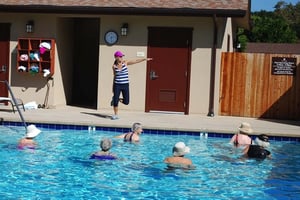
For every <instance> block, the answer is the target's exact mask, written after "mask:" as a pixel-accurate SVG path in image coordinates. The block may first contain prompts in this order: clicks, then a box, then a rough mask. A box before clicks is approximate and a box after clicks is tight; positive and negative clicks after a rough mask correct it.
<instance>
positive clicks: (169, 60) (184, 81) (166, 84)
mask: <svg viewBox="0 0 300 200" xmlns="http://www.w3.org/2000/svg"><path fill="white" fill-rule="evenodd" d="M148 35H149V37H148V57H151V58H153V61H151V62H148V65H147V84H146V85H147V90H146V112H149V111H171V112H184V113H185V114H188V99H189V76H190V60H191V44H192V29H191V28H161V27H151V28H149V32H148Z"/></svg>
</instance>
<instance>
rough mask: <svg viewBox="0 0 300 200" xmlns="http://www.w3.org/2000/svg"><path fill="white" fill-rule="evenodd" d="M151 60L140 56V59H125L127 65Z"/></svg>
mask: <svg viewBox="0 0 300 200" xmlns="http://www.w3.org/2000/svg"><path fill="white" fill-rule="evenodd" d="M150 60H153V59H152V58H140V59H136V60H129V61H127V65H133V64H137V63H140V62H143V61H150Z"/></svg>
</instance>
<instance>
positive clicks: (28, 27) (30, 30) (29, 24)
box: [26, 20, 34, 33]
mask: <svg viewBox="0 0 300 200" xmlns="http://www.w3.org/2000/svg"><path fill="white" fill-rule="evenodd" d="M33 28H34V21H33V20H30V21H28V22H27V24H26V32H27V33H33Z"/></svg>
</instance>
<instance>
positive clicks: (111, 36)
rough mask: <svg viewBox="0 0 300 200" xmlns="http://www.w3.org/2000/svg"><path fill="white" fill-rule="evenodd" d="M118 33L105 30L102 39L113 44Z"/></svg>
mask: <svg viewBox="0 0 300 200" xmlns="http://www.w3.org/2000/svg"><path fill="white" fill-rule="evenodd" d="M118 37H119V36H118V33H117V32H116V31H107V32H106V33H105V36H104V40H105V42H106V43H107V44H108V45H113V44H116V43H117V42H118Z"/></svg>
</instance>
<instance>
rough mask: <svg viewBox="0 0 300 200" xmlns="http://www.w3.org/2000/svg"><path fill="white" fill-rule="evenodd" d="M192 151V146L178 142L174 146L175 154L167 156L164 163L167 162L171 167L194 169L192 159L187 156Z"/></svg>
mask: <svg viewBox="0 0 300 200" xmlns="http://www.w3.org/2000/svg"><path fill="white" fill-rule="evenodd" d="M189 152H190V148H189V147H187V146H186V145H185V144H184V143H183V142H177V143H176V144H175V145H174V147H173V156H170V157H167V158H165V160H164V163H166V164H167V166H168V168H169V169H176V168H182V169H194V168H195V166H193V163H192V161H191V160H190V159H189V158H185V157H184V156H185V154H187V153H189Z"/></svg>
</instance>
